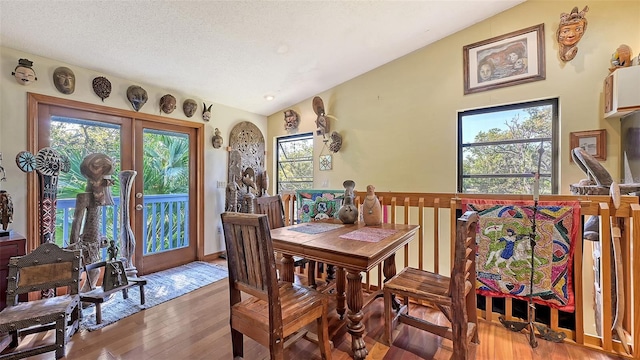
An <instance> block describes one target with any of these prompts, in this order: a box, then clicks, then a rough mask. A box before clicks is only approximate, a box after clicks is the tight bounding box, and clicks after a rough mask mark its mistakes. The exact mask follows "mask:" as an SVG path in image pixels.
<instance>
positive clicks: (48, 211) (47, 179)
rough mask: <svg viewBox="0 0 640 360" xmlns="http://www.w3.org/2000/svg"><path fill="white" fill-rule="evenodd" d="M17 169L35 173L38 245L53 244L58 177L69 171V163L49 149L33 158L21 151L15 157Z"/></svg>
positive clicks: (26, 152) (28, 153) (39, 152)
mask: <svg viewBox="0 0 640 360" xmlns="http://www.w3.org/2000/svg"><path fill="white" fill-rule="evenodd" d="M16 163H17V164H18V168H20V170H22V171H24V172H27V173H28V172H31V171H34V170H35V171H36V173H37V174H38V179H39V182H40V188H39V199H38V206H39V208H40V244H44V243H49V242H55V234H56V231H55V227H56V203H57V200H58V175H59V174H60V171H63V172H67V171H69V162H68V160H67V159H66V158H64V157H62V156H61V155H60V154H59V153H58V152H57V151H56V150H54V149H53V148H50V147H45V148H42V149H40V151H38V153H37V154H36V155H35V156H34V155H33V154H31V153H30V152H28V151H21V152H19V153H18V155H17V156H16Z"/></svg>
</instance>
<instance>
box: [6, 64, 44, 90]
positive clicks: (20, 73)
mask: <svg viewBox="0 0 640 360" xmlns="http://www.w3.org/2000/svg"><path fill="white" fill-rule="evenodd" d="M31 66H33V61H29V59H20V60H18V66H16V68H15V69H14V70H13V72H12V73H11V75H13V76H14V77H15V78H16V81H17V82H18V84H20V85H25V86H26V85H30V84H31V83H32V82H34V81H36V80H38V78H37V77H36V72H35V70H33V68H32V67H31Z"/></svg>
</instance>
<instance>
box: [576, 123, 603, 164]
mask: <svg viewBox="0 0 640 360" xmlns="http://www.w3.org/2000/svg"><path fill="white" fill-rule="evenodd" d="M569 136H570V138H569V148H570V149H571V150H573V149H575V148H577V147H579V148H583V149H584V150H585V151H586V152H587V153H588V154H589V155H591V156H593V157H594V158H595V159H598V160H603V161H604V160H607V130H605V129H601V130H590V131H576V132H572V133H570V134H569ZM571 161H573V157H571Z"/></svg>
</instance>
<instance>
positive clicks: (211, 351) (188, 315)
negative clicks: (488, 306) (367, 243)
mask: <svg viewBox="0 0 640 360" xmlns="http://www.w3.org/2000/svg"><path fill="white" fill-rule="evenodd" d="M228 303H229V291H228V282H227V281H226V280H222V281H218V282H216V283H214V284H211V285H208V286H205V287H203V288H201V289H198V290H196V291H193V292H191V293H189V294H187V295H184V296H181V297H178V298H176V299H174V300H170V301H168V302H165V303H163V304H160V305H158V306H155V307H153V308H150V309H147V310H144V311H141V312H139V313H137V314H134V315H132V316H129V317H127V318H124V319H122V320H120V321H119V322H117V323H115V324H112V325H109V326H106V327H104V328H102V329H101V330H97V331H93V332H80V333H77V334H76V335H74V337H73V338H72V340H71V342H70V343H69V344H68V345H67V357H66V358H67V359H82V360H84V359H87V360H114V359H122V360H127V359H132V360H134V359H135V360H138V359H160V360H162V359H171V360H175V359H189V360H195V359H203V360H204V359H207V360H212V359H229V360H231V359H232V355H231V336H230V332H229V310H228ZM382 314H383V301H382V299H381V298H380V299H376V300H375V301H374V302H372V303H371V304H370V305H369V306H368V307H367V308H366V309H365V312H364V324H365V326H366V328H367V330H366V333H365V341H366V344H367V348H368V349H369V356H368V357H367V359H369V360H378V359H386V360H414V359H448V358H449V357H450V355H451V351H450V350H451V342H449V341H448V340H444V341H443V340H442V339H441V338H439V337H437V336H435V335H431V334H428V333H425V332H422V331H420V330H417V329H414V328H410V327H408V326H406V325H400V326H399V327H398V328H397V329H396V334H397V335H396V340H395V341H394V344H393V346H391V347H388V346H386V345H384V344H383V343H382V342H381V341H380V339H381V338H382V335H383V328H384V319H383V315H382ZM412 314H413V315H414V316H423V317H431V319H432V321H433V320H435V321H443V319H442V318H441V316H439V315H434V313H432V310H430V309H427V308H424V307H416V308H415V309H412ZM342 323H344V320H343V321H342ZM340 325H341V321H340V320H339V318H338V316H337V315H336V313H335V311H331V312H330V328H331V329H332V333H331V334H330V336H331V337H332V339H333V342H334V349H333V352H332V356H333V359H334V360H346V359H350V358H351V357H350V352H351V336H350V335H349V334H348V333H347V332H346V329H345V328H346V326H340ZM479 331H480V334H479V336H480V345H478V346H472V347H473V348H474V349H473V351H475V353H476V359H478V360H489V359H496V360H503V359H504V360H507V359H517V360H528V359H532V360H534V359H535V360H564V359H567V360H574V359H575V360H584V359H591V360H613V359H619V358H617V357H612V356H608V355H605V354H602V353H599V352H594V351H589V350H587V349H585V348H582V347H579V346H576V345H572V344H555V343H551V342H547V341H544V340H542V339H539V346H538V347H537V348H535V349H532V348H531V347H530V346H529V344H528V341H527V336H526V335H525V334H520V333H513V332H510V331H508V330H506V329H505V328H503V327H502V326H500V325H497V324H491V323H487V322H481V323H480V325H479ZM52 339H53V335H52V334H51V332H49V333H48V334H46V335H45V336H43V335H30V336H28V337H26V338H25V339H23V340H22V343H21V345H20V346H21V347H23V346H25V345H33V344H35V343H38V342H42V341H51V340H52ZM244 344H245V345H244V346H245V349H244V354H245V357H244V358H245V359H247V360H258V359H268V358H269V354H268V350H267V349H266V348H264V347H262V346H261V345H259V344H257V343H256V342H254V341H253V340H251V339H248V338H247V337H245V341H244ZM285 354H286V356H287V357H288V358H289V359H292V360H318V359H320V352H319V350H318V348H317V347H316V346H315V345H314V344H312V343H310V342H308V341H305V340H300V341H298V342H296V343H295V344H294V345H293V346H291V347H290V348H289V349H287V350H286V353H285ZM29 359H31V360H41V359H42V360H44V359H47V360H49V359H53V353H48V354H42V355H39V356H34V357H31V358H29Z"/></svg>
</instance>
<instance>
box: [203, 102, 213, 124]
mask: <svg viewBox="0 0 640 360" xmlns="http://www.w3.org/2000/svg"><path fill="white" fill-rule="evenodd" d="M212 106H213V104H211V105H209V107H207V104H205V103H202V120H204V121H209V120H210V119H211V107H212Z"/></svg>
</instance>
